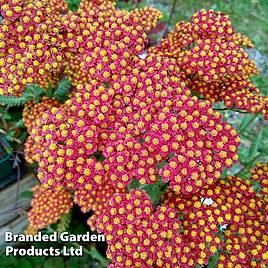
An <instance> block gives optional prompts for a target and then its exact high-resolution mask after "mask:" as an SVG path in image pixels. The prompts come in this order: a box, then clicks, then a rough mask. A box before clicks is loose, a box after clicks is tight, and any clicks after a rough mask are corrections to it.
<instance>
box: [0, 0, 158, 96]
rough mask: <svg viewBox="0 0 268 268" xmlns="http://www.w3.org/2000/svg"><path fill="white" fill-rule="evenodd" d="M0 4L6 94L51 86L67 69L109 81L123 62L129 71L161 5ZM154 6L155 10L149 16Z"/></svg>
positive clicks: (76, 77)
mask: <svg viewBox="0 0 268 268" xmlns="http://www.w3.org/2000/svg"><path fill="white" fill-rule="evenodd" d="M0 8H1V14H2V15H3V18H4V19H3V23H2V24H1V27H0V38H1V42H0V55H1V61H0V71H1V79H0V84H1V87H0V94H2V95H3V94H4V95H16V96H19V95H21V93H22V92H23V91H24V89H25V86H26V85H27V84H31V83H35V84H38V85H40V86H42V87H47V86H48V85H49V84H55V83H57V82H58V80H59V79H60V77H61V76H62V75H63V74H64V73H65V74H68V76H69V77H70V78H71V80H72V83H73V84H74V85H75V84H76V81H80V82H82V81H83V77H86V78H87V79H86V81H88V79H89V78H91V77H96V76H99V77H103V81H105V80H107V78H108V77H110V76H112V73H113V71H114V70H115V68H118V66H119V67H120V68H121V70H122V72H123V69H125V67H126V66H127V65H128V62H129V61H130V60H131V55H133V53H135V54H139V53H141V52H142V50H143V48H144V45H145V41H146V40H147V38H146V35H145V33H144V31H143V26H145V27H147V28H148V27H151V26H154V25H155V23H156V20H158V19H159V18H160V12H159V11H157V10H155V9H150V10H147V9H144V10H140V11H135V12H133V14H132V13H131V12H123V11H120V10H116V9H115V3H114V2H113V1H108V0H105V1H101V0H96V1H90V2H89V1H82V2H81V6H80V9H79V10H78V11H77V12H71V11H68V8H67V3H66V1H64V0H60V1H47V0H41V1H34V2H32V3H29V2H28V1H17V0H2V1H1V2H0ZM148 11H150V12H151V11H153V12H152V14H151V15H153V16H151V17H148V16H147V17H146V20H145V18H144V14H147V13H148ZM108 57H111V58H110V59H109V58H108ZM96 62H98V64H96ZM95 64H96V65H97V66H98V67H97V68H96V69H95V67H96V66H95ZM77 69H79V71H78V70H77Z"/></svg>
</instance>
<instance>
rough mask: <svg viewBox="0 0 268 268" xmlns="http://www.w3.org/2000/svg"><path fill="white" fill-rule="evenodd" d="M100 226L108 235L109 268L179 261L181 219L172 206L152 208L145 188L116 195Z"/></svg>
mask: <svg viewBox="0 0 268 268" xmlns="http://www.w3.org/2000/svg"><path fill="white" fill-rule="evenodd" d="M97 229H98V231H99V232H103V233H104V234H105V235H106V239H107V243H108V250H107V256H108V258H109V259H111V261H112V263H111V264H110V265H109V267H121V266H122V267H127V266H131V267H154V266H155V267H161V266H163V265H166V264H169V265H172V264H175V263H178V259H177V258H176V254H175V251H176V248H177V247H178V246H181V239H180V236H179V235H178V231H179V229H180V222H179V220H178V219H177V215H176V213H175V212H174V211H173V209H170V208H168V207H166V206H161V207H157V209H156V210H154V209H153V207H152V203H151V200H150V198H149V197H148V196H147V195H146V193H145V192H144V191H141V190H132V191H131V192H130V193H127V194H115V195H114V196H113V197H112V199H111V200H110V202H109V203H108V205H107V207H106V210H105V212H103V213H102V215H101V216H100V217H99V219H98V222H97Z"/></svg>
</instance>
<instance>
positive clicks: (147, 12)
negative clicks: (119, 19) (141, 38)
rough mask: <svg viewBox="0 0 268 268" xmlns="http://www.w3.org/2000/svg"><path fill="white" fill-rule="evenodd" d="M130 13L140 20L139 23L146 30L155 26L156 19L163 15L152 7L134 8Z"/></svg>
mask: <svg viewBox="0 0 268 268" xmlns="http://www.w3.org/2000/svg"><path fill="white" fill-rule="evenodd" d="M130 14H131V15H133V16H134V17H135V18H137V19H138V20H139V21H141V24H142V25H143V26H144V28H145V30H146V31H147V32H149V31H150V30H151V29H153V28H155V27H156V24H157V22H158V20H160V19H162V17H163V15H162V13H161V12H160V11H159V10H158V9H156V8H153V7H145V8H142V9H134V10H133V11H131V12H130Z"/></svg>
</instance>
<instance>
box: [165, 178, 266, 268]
mask: <svg viewBox="0 0 268 268" xmlns="http://www.w3.org/2000/svg"><path fill="white" fill-rule="evenodd" d="M163 200H164V204H166V205H167V206H169V207H171V208H173V209H176V210H177V212H178V213H179V215H181V219H182V226H183V233H182V239H183V241H185V242H186V241H187V242H186V243H188V247H189V248H190V250H189V255H188V256H186V258H187V259H188V260H195V262H194V263H198V264H199V265H204V264H207V262H208V258H209V256H210V255H213V253H215V252H216V251H217V250H219V249H221V250H220V252H222V253H220V257H219V262H218V264H217V267H229V266H228V265H231V264H232V266H230V267H236V266H237V267H265V263H266V262H267V258H268V256H267V239H268V237H267V235H266V234H265V228H266V227H267V215H266V211H267V198H264V199H263V198H261V197H260V196H259V194H256V193H255V191H254V190H253V187H252V185H251V184H250V181H245V180H242V179H239V178H236V177H228V178H227V179H226V180H221V181H219V182H218V183H216V184H214V185H212V186H210V187H209V188H207V189H204V190H202V191H201V192H200V193H199V195H198V196H197V195H192V196H188V198H187V199H185V196H183V195H177V194H175V193H174V192H172V191H168V192H166V193H165V196H164V198H163ZM194 263H193V266H194ZM189 267H191V266H189Z"/></svg>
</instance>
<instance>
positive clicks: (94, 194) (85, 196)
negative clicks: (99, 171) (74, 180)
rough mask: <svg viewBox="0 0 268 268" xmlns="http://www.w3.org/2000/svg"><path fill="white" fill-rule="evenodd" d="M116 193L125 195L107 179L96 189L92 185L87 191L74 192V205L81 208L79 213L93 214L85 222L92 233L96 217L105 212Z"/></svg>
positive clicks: (123, 190)
mask: <svg viewBox="0 0 268 268" xmlns="http://www.w3.org/2000/svg"><path fill="white" fill-rule="evenodd" d="M116 193H125V189H119V188H115V187H114V186H113V185H112V184H111V182H110V181H109V179H108V178H107V179H106V180H103V181H102V183H101V184H100V185H98V186H97V187H96V186H95V185H92V188H91V189H89V190H76V191H75V192H74V203H76V204H77V205H78V206H79V207H80V208H81V211H82V212H84V213H86V212H88V211H92V212H93V215H92V216H91V217H90V218H89V219H88V221H87V223H88V225H89V226H90V229H91V230H92V231H94V230H95V229H96V221H97V219H98V217H99V216H100V215H101V213H103V211H105V209H106V207H107V203H108V202H109V200H110V199H111V197H112V196H113V195H114V194H116Z"/></svg>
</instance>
